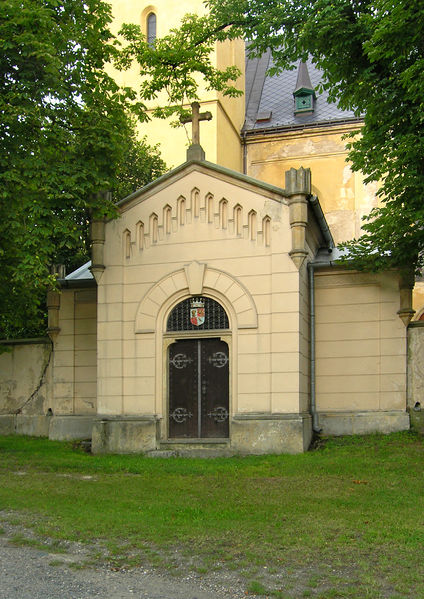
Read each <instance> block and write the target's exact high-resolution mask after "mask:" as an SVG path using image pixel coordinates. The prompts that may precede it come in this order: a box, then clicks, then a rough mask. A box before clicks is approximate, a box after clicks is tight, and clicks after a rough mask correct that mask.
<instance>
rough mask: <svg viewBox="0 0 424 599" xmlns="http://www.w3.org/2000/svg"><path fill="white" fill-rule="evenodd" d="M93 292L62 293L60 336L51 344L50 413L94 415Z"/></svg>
mask: <svg viewBox="0 0 424 599" xmlns="http://www.w3.org/2000/svg"><path fill="white" fill-rule="evenodd" d="M96 318H97V309H96V289H95V288H93V289H78V290H70V289H64V290H63V291H62V293H61V298H60V311H59V327H60V332H59V334H58V335H57V337H56V339H55V343H54V361H53V377H54V385H53V397H54V399H53V405H52V409H53V413H54V415H55V416H58V415H71V414H79V415H87V414H95V413H96V410H97V403H96V394H97V347H96V344H97V331H96V327H97V323H96Z"/></svg>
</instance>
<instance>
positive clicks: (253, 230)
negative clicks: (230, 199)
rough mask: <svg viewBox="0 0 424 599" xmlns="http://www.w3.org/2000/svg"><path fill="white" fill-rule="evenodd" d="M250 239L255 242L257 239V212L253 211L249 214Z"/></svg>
mask: <svg viewBox="0 0 424 599" xmlns="http://www.w3.org/2000/svg"><path fill="white" fill-rule="evenodd" d="M248 222H249V239H250V240H252V241H254V240H255V239H256V212H255V211H254V210H251V211H250V212H249V219H248Z"/></svg>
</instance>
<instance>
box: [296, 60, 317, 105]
mask: <svg viewBox="0 0 424 599" xmlns="http://www.w3.org/2000/svg"><path fill="white" fill-rule="evenodd" d="M293 96H294V113H295V114H296V115H298V114H299V115H300V114H311V113H312V112H313V111H314V102H315V98H316V95H315V90H314V88H313V87H312V83H311V79H310V77H309V72H308V67H307V64H306V62H300V63H299V67H298V69H297V81H296V87H295V90H294V92H293Z"/></svg>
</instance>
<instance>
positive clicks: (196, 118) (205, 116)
mask: <svg viewBox="0 0 424 599" xmlns="http://www.w3.org/2000/svg"><path fill="white" fill-rule="evenodd" d="M199 109H200V104H199V102H193V103H192V105H191V110H192V113H191V117H185V118H183V117H181V119H180V121H181V122H182V123H184V124H185V123H192V138H193V139H192V142H191V143H192V144H193V145H195V144H198V145H200V132H199V122H200V121H210V120H211V119H212V114H211V113H210V112H202V113H200V112H199Z"/></svg>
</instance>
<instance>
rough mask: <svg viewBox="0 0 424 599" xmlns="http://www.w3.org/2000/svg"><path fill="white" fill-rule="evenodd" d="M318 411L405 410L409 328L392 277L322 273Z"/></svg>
mask: <svg viewBox="0 0 424 599" xmlns="http://www.w3.org/2000/svg"><path fill="white" fill-rule="evenodd" d="M315 282H316V352H317V362H316V374H317V378H316V390H317V410H318V412H343V411H358V412H361V411H373V410H377V411H378V410H381V411H388V410H399V411H402V410H403V411H404V410H405V409H406V329H405V326H404V325H403V323H402V321H401V320H400V318H399V317H398V315H397V314H396V312H397V310H398V309H399V289H398V282H397V280H396V277H394V276H393V275H392V274H380V275H377V274H364V273H361V274H360V273H353V272H346V271H342V270H325V271H318V272H317V273H316V276H315Z"/></svg>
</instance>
